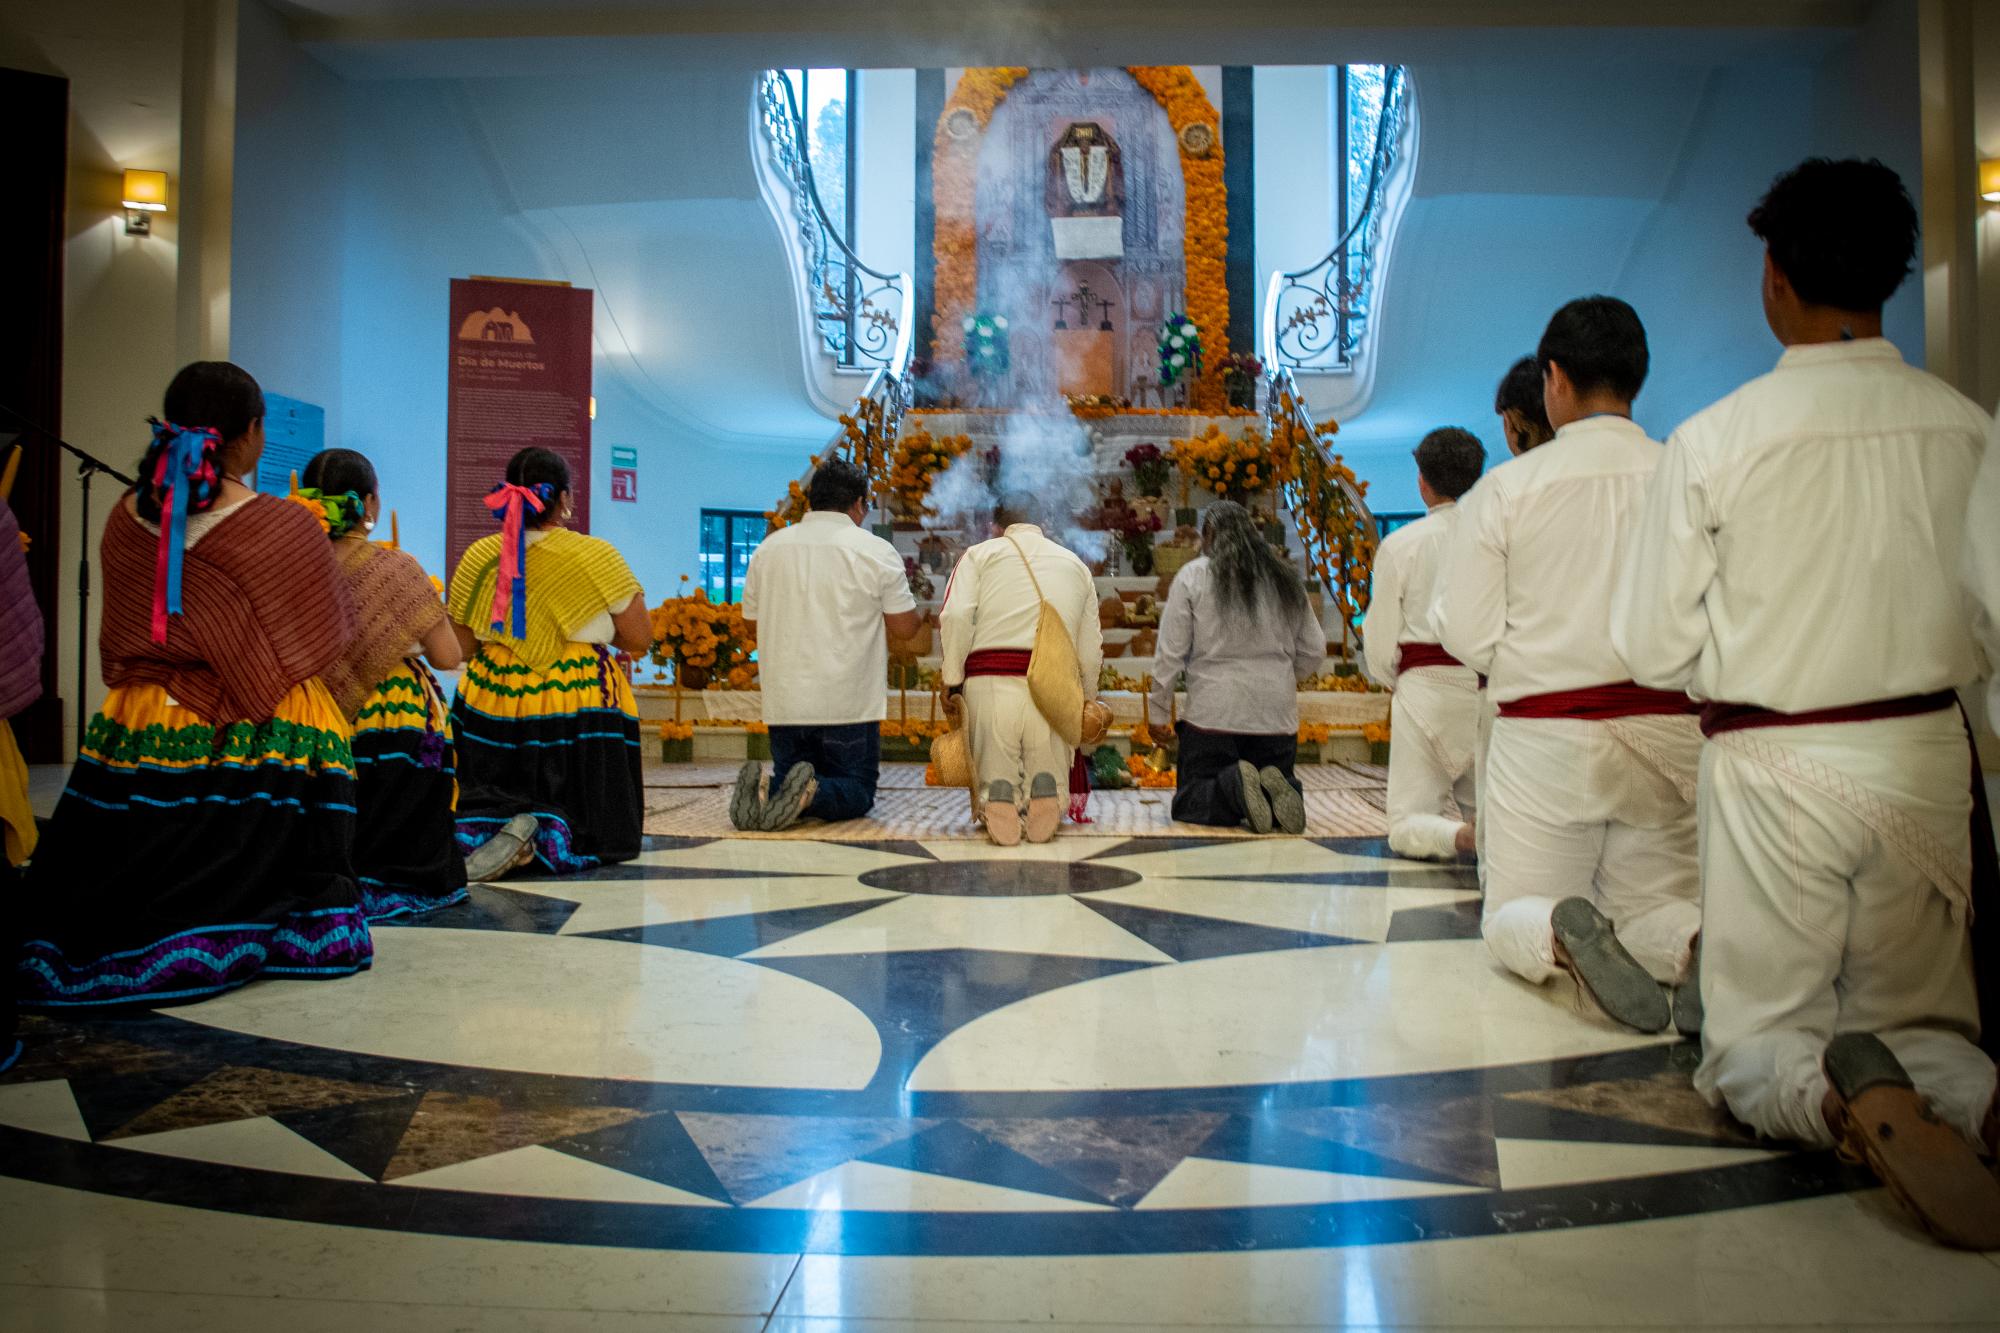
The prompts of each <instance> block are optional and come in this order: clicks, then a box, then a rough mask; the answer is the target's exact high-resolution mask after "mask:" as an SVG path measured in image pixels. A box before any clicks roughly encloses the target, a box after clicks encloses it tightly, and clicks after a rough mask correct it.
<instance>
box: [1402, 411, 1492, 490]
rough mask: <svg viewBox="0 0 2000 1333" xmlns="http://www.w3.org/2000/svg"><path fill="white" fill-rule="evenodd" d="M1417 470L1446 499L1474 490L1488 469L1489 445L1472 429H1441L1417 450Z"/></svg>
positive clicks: (1447, 427)
mask: <svg viewBox="0 0 2000 1333" xmlns="http://www.w3.org/2000/svg"><path fill="white" fill-rule="evenodd" d="M1416 459H1417V471H1418V472H1419V473H1420V474H1421V475H1422V476H1423V479H1424V480H1425V481H1426V482H1427V483H1429V485H1430V488H1431V489H1432V490H1434V491H1436V492H1437V493H1438V494H1439V495H1442V496H1443V497H1444V498H1445V499H1447V500H1456V499H1457V498H1458V497H1459V496H1461V495H1464V494H1465V493H1466V492H1467V491H1469V490H1471V489H1472V486H1473V483H1474V482H1476V481H1478V480H1479V473H1480V470H1481V469H1482V468H1484V467H1485V466H1486V446H1485V445H1483V444H1481V443H1480V442H1479V437H1478V436H1477V435H1474V434H1473V433H1472V432H1471V431H1469V430H1464V429H1461V428H1460V427H1457V426H1440V427H1438V428H1437V429H1436V430H1434V431H1432V432H1431V433H1430V434H1428V435H1426V436H1424V439H1423V443H1421V444H1419V445H1418V446H1417V448H1416Z"/></svg>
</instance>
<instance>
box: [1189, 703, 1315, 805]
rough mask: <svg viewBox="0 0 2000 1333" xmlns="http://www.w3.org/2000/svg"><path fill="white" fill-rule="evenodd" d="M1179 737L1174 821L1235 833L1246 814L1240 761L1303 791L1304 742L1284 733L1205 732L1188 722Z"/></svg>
mask: <svg viewBox="0 0 2000 1333" xmlns="http://www.w3.org/2000/svg"><path fill="white" fill-rule="evenodd" d="M1175 730H1176V733H1177V734H1178V735H1179V736H1180V741H1181V749H1180V760H1179V763H1178V765H1177V766H1176V776H1175V780H1174V818H1175V819H1177V820H1179V821H1180V822H1181V823H1183V824H1209V825H1214V826H1218V827H1221V828H1234V827H1235V826H1236V825H1238V824H1241V823H1242V822H1243V820H1244V818H1245V816H1246V814H1247V812H1246V811H1245V810H1244V808H1243V779H1242V775H1241V774H1240V773H1239V772H1238V771H1237V768H1236V765H1237V764H1238V763H1239V762H1247V763H1249V764H1250V766H1251V767H1252V768H1257V769H1265V768H1275V769H1277V770H1278V771H1279V772H1280V773H1283V774H1284V775H1285V781H1287V782H1289V783H1291V784H1292V786H1293V788H1294V789H1296V790H1298V791H1304V790H1305V788H1304V787H1302V786H1300V785H1299V778H1298V774H1297V773H1295V772H1293V771H1292V767H1293V765H1294V764H1296V763H1297V762H1298V758H1299V738H1298V737H1297V736H1295V735H1290V734H1286V733H1283V732H1280V733H1277V734H1274V735H1262V734H1254V733H1247V732H1237V731H1205V730H1203V729H1202V728H1200V727H1197V726H1192V725H1190V724H1188V723H1186V722H1183V723H1181V724H1180V725H1179V726H1178V727H1177V728H1175Z"/></svg>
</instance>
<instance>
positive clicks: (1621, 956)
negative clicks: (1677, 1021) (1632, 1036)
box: [1550, 898, 1673, 1032]
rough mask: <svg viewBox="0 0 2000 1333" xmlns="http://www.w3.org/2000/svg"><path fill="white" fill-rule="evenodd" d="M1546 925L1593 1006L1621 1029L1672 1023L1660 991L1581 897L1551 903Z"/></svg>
mask: <svg viewBox="0 0 2000 1333" xmlns="http://www.w3.org/2000/svg"><path fill="white" fill-rule="evenodd" d="M1550 924H1551V925H1552V926H1553V927H1554V929H1555V936H1556V939H1557V940H1558V941H1559V942H1560V943H1561V944H1562V946H1563V949H1564V951H1565V952H1567V953H1568V954H1569V958H1570V965H1571V970H1572V971H1573V972H1574V973H1575V975H1576V979H1577V982H1578V984H1579V985H1581V986H1582V987H1583V988H1584V990H1586V991H1588V992H1589V994H1590V998H1591V999H1593V1000H1595V1001H1596V1002H1597V1005H1598V1007H1599V1008H1601V1009H1602V1010H1604V1012H1605V1013H1607V1014H1609V1015H1610V1016H1611V1017H1612V1018H1614V1019H1616V1020H1617V1021H1618V1022H1620V1023H1623V1024H1624V1025H1625V1026H1626V1027H1629V1028H1636V1029H1637V1030H1638V1031H1640V1032H1664V1031H1666V1030H1667V1025H1668V1024H1669V1023H1671V1022H1672V1021H1673V1013H1672V1010H1671V1007H1670V1006H1669V1005H1668V1003H1667V995H1666V992H1665V991H1663V990H1661V989H1660V983H1659V982H1657V981H1655V980H1653V977H1652V974H1651V973H1649V972H1647V971H1646V969H1645V968H1643V967H1641V966H1639V963H1638V960H1637V959H1635V958H1633V957H1632V955H1631V954H1630V953H1628V952H1626V950H1625V946H1624V945H1623V944H1620V943H1619V942H1618V936H1617V935H1616V934H1615V933H1614V932H1613V931H1612V928H1611V922H1610V921H1609V920H1607V919H1606V917H1605V915H1604V913H1602V912H1600V911H1598V910H1597V908H1596V907H1594V906H1593V905H1591V904H1590V903H1588V902H1586V901H1584V900H1583V899H1581V898H1565V899H1563V900H1562V901H1561V902H1559V903H1557V904H1556V910H1555V912H1554V913H1553V914H1552V917H1551V921H1550Z"/></svg>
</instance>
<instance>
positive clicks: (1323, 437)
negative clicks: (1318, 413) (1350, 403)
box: [1271, 393, 1378, 624]
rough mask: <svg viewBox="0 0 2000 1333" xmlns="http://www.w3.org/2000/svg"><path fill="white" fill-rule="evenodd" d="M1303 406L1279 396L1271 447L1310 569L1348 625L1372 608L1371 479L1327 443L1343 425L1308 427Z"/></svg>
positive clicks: (1326, 423) (1285, 396)
mask: <svg viewBox="0 0 2000 1333" xmlns="http://www.w3.org/2000/svg"><path fill="white" fill-rule="evenodd" d="M1300 416H1301V413H1300V404H1298V403H1297V402H1296V400H1294V399H1293V397H1292V396H1291V395H1290V394H1289V393H1287V394H1285V395H1283V396H1282V397H1280V399H1279V400H1278V413H1277V418H1276V426H1275V428H1274V431H1273V434H1272V440H1271V443H1272V450H1273V454H1274V456H1275V457H1276V459H1277V463H1278V466H1279V468H1280V470H1281V472H1282V473H1283V474H1284V479H1285V480H1286V481H1287V482H1290V483H1293V489H1292V492H1291V495H1290V497H1289V499H1290V503H1291V508H1292V514H1293V516H1294V517H1295V518H1296V519H1297V520H1298V523H1299V536H1300V538H1301V540H1302V542H1303V544H1304V547H1305V554H1306V566H1307V573H1308V575H1309V576H1311V577H1315V578H1317V579H1318V580H1319V581H1320V583H1321V585H1322V586H1324V587H1325V588H1327V589H1328V590H1329V591H1330V592H1332V594H1333V596H1334V599H1335V602H1336V605H1337V606H1338V608H1339V610H1340V614H1341V617H1342V619H1343V621H1344V622H1345V623H1348V624H1352V623H1353V621H1354V618H1355V617H1356V616H1357V615H1359V614H1360V613H1361V612H1363V611H1365V610H1367V609H1368V585H1369V580H1370V578H1371V577H1372V574H1373V569H1374V563H1375V548H1376V546H1377V545H1378V543H1377V542H1376V541H1375V540H1373V539H1371V538H1370V537H1369V536H1368V520H1367V514H1366V511H1365V510H1364V509H1363V508H1362V505H1363V504H1365V503H1366V496H1367V494H1368V483H1367V482H1365V481H1362V480H1360V479H1359V478H1357V477H1356V476H1355V475H1354V469H1352V468H1350V467H1348V466H1347V463H1346V461H1345V460H1344V459H1343V458H1342V457H1341V455H1339V454H1333V453H1329V452H1328V451H1327V448H1326V442H1327V441H1328V440H1330V439H1331V438H1332V437H1333V436H1334V435H1336V434H1338V433H1339V431H1340V427H1339V425H1338V424H1337V423H1335V422H1332V421H1321V422H1315V423H1313V425H1312V428H1311V430H1310V431H1308V430H1307V428H1306V427H1305V426H1304V425H1303V424H1298V422H1299V418H1300Z"/></svg>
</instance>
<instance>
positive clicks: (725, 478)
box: [234, 0, 914, 598]
mask: <svg viewBox="0 0 2000 1333" xmlns="http://www.w3.org/2000/svg"><path fill="white" fill-rule="evenodd" d="M245 8H246V11H250V10H261V7H260V5H259V4H258V2H257V0H246V4H245ZM242 41H243V43H244V54H243V66H242V78H243V92H242V96H243V100H244V103H245V108H246V114H245V116H244V118H243V120H242V122H241V124H240V125H239V133H238V145H237V167H238V171H237V175H238V179H239V180H240V181H244V182H246V183H248V182H253V181H254V182H256V186H255V188H246V189H243V190H239V192H238V201H237V210H236V220H237V236H236V254H235V261H236V262H235V274H234V279H235V283H234V286H235V293H234V303H235V338H234V351H235V355H236V356H237V359H239V360H240V361H242V363H243V364H244V365H245V366H247V367H248V368H249V369H251V371H252V372H253V373H255V374H257V375H259V376H260V378H262V379H263V381H264V383H265V384H266V385H267V386H268V387H270V388H272V389H275V390H278V391H280V392H286V393H291V394H294V395H296V396H299V397H302V398H306V399H308V400H310V401H314V402H318V403H321V404H322V405H324V406H325V407H327V409H328V441H329V443H332V444H340V445H344V446H346V447H349V448H355V449H360V450H361V451H363V452H364V453H366V454H368V455H369V457H370V458H371V459H372V460H374V462H375V464H376V467H377V471H378V473H379V475H380V477H381V481H382V486H383V498H384V501H385V503H386V504H388V505H389V506H391V507H393V508H394V509H395V510H396V511H397V514H398V517H399V519H400V524H401V530H402V537H403V541H404V544H405V546H406V547H408V548H409V549H410V550H412V551H413V552H414V553H415V554H417V555H418V556H419V558H421V559H423V560H424V561H425V563H426V564H427V565H428V566H429V567H430V568H432V569H433V571H434V572H438V573H440V574H443V573H445V572H446V571H444V570H443V569H442V568H441V564H442V560H443V553H444V491H445V466H446V462H445V405H446V404H445V370H446V362H445V356H444V350H443V349H444V343H445V339H444V334H443V329H444V322H445V310H446V300H447V295H448V289H449V284H450V280H451V279H452V278H454V277H467V276H471V275H474V274H483V275H492V276H499V277H522V278H538V279H558V280H567V281H570V282H572V283H574V284H575V285H577V286H579V287H587V288H590V289H592V290H593V291H595V293H596V296H597V301H596V309H595V312H594V319H593V324H594V330H595V341H596V350H595V358H594V364H593V381H594V385H593V387H594V392H595V394H596V397H597V408H598V413H597V419H596V421H595V423H594V426H593V431H592V439H593V449H592V457H593V475H592V477H591V479H590V484H591V488H592V489H591V494H592V497H593V498H592V506H591V510H592V525H593V530H594V531H595V532H596V533H597V534H598V535H600V536H603V537H606V538H608V539H609V540H611V541H612V542H614V543H616V544H617V545H618V546H619V547H620V549H621V550H623V551H624V553H625V554H626V556H627V558H628V559H629V560H630V561H631V563H632V565H633V567H634V570H635V571H636V572H637V573H638V575H639V577H640V580H641V581H642V583H643V584H644V585H645V587H646V590H647V593H648V595H649V597H655V598H657V597H658V596H660V595H663V594H664V593H666V592H667V591H670V590H671V589H672V588H673V587H674V586H675V585H676V584H677V582H678V577H679V575H680V574H682V573H692V572H693V571H694V567H695V555H696V552H697V549H698V545H699V532H698V514H699V511H700V509H702V508H703V507H711V508H729V509H747V510H757V511H761V510H763V509H766V508H768V507H769V506H771V505H772V504H773V503H774V502H775V501H776V500H777V499H778V498H779V497H780V496H781V495H782V493H783V492H784V489H785V485H786V483H787V482H788V481H790V480H792V479H793V478H794V477H796V476H797V475H798V474H799V472H800V470H801V468H802V466H803V463H804V460H805V458H806V457H807V456H808V455H809V454H810V453H812V452H814V451H817V450H818V449H820V448H822V447H824V445H825V444H826V442H827V440H828V439H829V438H830V437H831V434H832V431H833V429H834V427H833V424H832V423H831V422H829V421H827V420H826V419H825V418H823V417H821V416H819V415H818V414H817V413H815V412H814V411H813V410H812V409H811V407H810V405H809V404H808V403H807V402H806V401H805V395H804V392H803V379H804V372H803V368H802V367H801V365H800V363H799V357H798V353H797V347H798V340H797V332H796V328H797V315H796V311H795V307H794V305H793V304H792V302H791V300H790V289H789V286H788V283H789V276H788V274H787V272H786V270H785V268H784V266H783V263H784V260H783V252H782V251H781V249H780V247H779V243H778V233H777V230H776V223H775V221H774V220H773V219H772V218H771V216H770V213H769V211H768V210H767V209H766V208H765V207H764V205H763V202H762V200H761V199H760V198H759V197H758V196H757V194H756V190H755V184H754V179H753V177H752V176H751V174H750V169H749V154H748V148H749V144H748V138H747V136H748V132H749V128H748V127H749V113H748V106H749V103H748V98H749V92H750V87H751V85H750V82H749V78H748V75H747V73H745V74H744V75H743V76H742V77H737V76H735V75H733V74H731V73H730V72H728V71H720V72H714V73H711V74H709V75H707V76H702V75H690V76H676V77H675V78H673V79H671V80H664V81H663V80H661V79H657V78H652V79H642V78H639V77H637V76H632V75H627V76H625V77H623V78H617V79H602V78H600V79H590V78H587V77H582V76H572V75H563V74H557V73H554V72H551V73H550V75H549V77H546V78H541V79H534V78H517V79H509V80H504V81H503V80H497V79H496V80H479V79H475V80H460V79H397V80H385V81H349V80H344V79H341V78H339V77H337V76H336V75H334V74H333V73H332V71H331V70H330V69H328V68H327V67H326V66H324V65H322V64H321V63H320V62H318V61H317V60H315V59H314V58H313V57H311V56H309V55H307V54H305V53H304V52H302V51H301V50H299V49H298V48H297V47H296V46H294V45H293V44H292V43H291V42H290V40H289V39H288V37H287V36H286V35H285V33H284V32H283V30H282V28H281V27H280V26H278V25H277V23H276V22H275V20H274V19H272V17H271V16H270V14H269V13H268V11H262V12H260V14H259V15H258V16H257V17H256V18H254V19H253V18H249V17H246V22H245V24H244V31H243V35H242ZM902 77H903V78H904V80H905V81H906V83H909V88H910V92H911V94H912V95H913V88H914V85H913V82H912V81H910V76H908V75H907V74H905V75H903V76H902ZM890 83H891V86H892V88H893V83H894V80H893V79H891V80H890ZM266 94H269V96H268V99H266V97H265V95H266ZM886 96H887V95H885V97H886ZM908 100H909V99H908V97H906V98H905V101H906V103H907V102H908ZM253 107H254V108H255V114H252V108H253ZM910 119H911V117H910V115H909V112H908V110H907V109H906V110H905V113H904V115H903V117H902V134H903V136H904V142H903V148H902V152H903V157H904V160H905V172H906V174H907V173H908V170H909V167H908V163H909V161H910V156H909V153H910V149H909V143H908V138H907V136H908V134H909V132H910V128H909V122H910ZM895 137H896V130H895V127H894V126H893V125H891V126H889V127H887V128H886V129H884V130H883V131H882V132H880V133H877V134H873V135H871V136H870V144H869V147H870V148H871V149H872V151H874V152H876V153H878V154H882V155H885V156H886V155H887V154H889V153H891V152H892V151H894V147H893V144H894V139H895ZM904 218H905V222H904V231H905V239H904V240H903V241H902V246H903V249H904V250H905V251H906V252H907V250H908V249H909V246H910V241H909V239H908V235H909V231H910V228H911V227H912V226H913V222H912V221H911V220H910V215H909V213H908V208H907V202H906V204H905V208H904ZM889 230H891V229H889V228H887V227H886V224H884V232H885V233H886V232H888V231H889ZM904 262H907V261H904ZM613 446H622V447H631V448H634V449H636V450H637V451H638V454H639V495H640V501H639V503H637V504H621V503H614V502H612V501H611V499H610V459H611V449H612V447H613Z"/></svg>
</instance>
